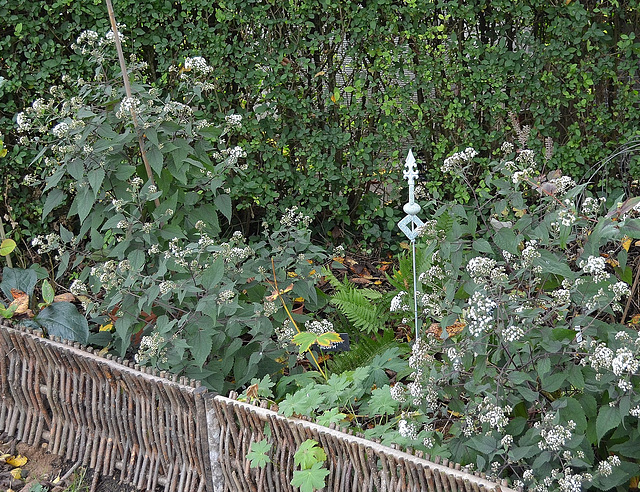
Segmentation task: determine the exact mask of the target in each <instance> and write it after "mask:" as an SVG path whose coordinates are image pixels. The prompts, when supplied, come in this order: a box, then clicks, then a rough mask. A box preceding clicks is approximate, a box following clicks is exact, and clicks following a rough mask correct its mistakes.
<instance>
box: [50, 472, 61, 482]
mask: <svg viewBox="0 0 640 492" xmlns="http://www.w3.org/2000/svg"><path fill="white" fill-rule="evenodd" d="M59 481H60V474H59V473H58V476H57V477H56V478H54V479H53V480H51V483H58V482H59Z"/></svg>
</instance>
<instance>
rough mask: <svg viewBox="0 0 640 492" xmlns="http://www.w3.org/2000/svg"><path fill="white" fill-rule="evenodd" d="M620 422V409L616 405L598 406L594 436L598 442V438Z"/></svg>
mask: <svg viewBox="0 0 640 492" xmlns="http://www.w3.org/2000/svg"><path fill="white" fill-rule="evenodd" d="M620 422H621V420H620V410H619V409H618V407H610V406H609V405H605V406H603V407H600V410H599V411H598V418H597V419H596V436H597V438H598V443H600V440H601V439H602V438H603V437H604V435H605V434H606V433H607V432H608V431H610V430H611V429H614V428H615V427H618V425H620Z"/></svg>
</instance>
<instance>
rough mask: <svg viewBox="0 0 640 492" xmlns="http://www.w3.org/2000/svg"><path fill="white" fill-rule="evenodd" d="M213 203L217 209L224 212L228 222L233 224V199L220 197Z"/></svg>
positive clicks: (226, 196) (224, 196)
mask: <svg viewBox="0 0 640 492" xmlns="http://www.w3.org/2000/svg"><path fill="white" fill-rule="evenodd" d="M213 202H214V203H215V204H216V207H218V210H220V212H222V215H224V216H225V217H226V218H227V220H228V221H229V222H231V213H232V208H231V197H230V196H229V195H218V196H217V197H215V199H214V200H213Z"/></svg>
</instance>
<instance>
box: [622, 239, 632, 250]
mask: <svg viewBox="0 0 640 492" xmlns="http://www.w3.org/2000/svg"><path fill="white" fill-rule="evenodd" d="M622 247H623V248H624V249H625V251H629V248H630V247H631V238H630V237H627V236H625V237H624V238H623V239H622Z"/></svg>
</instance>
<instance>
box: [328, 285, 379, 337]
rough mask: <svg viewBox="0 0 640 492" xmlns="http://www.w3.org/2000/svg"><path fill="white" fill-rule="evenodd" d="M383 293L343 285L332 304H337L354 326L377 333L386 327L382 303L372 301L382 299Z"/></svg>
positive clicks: (334, 296) (333, 297)
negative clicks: (377, 303)
mask: <svg viewBox="0 0 640 492" xmlns="http://www.w3.org/2000/svg"><path fill="white" fill-rule="evenodd" d="M381 297H382V294H380V293H379V292H376V291H375V290H373V289H356V288H355V287H347V286H344V285H343V286H342V287H341V288H340V289H339V290H337V291H336V292H335V293H334V294H333V296H332V298H331V301H330V302H331V304H333V305H334V306H336V307H337V308H338V309H339V310H340V312H342V314H344V315H345V316H346V318H347V319H348V320H349V321H350V322H351V323H353V325H354V327H356V328H358V329H360V330H362V331H365V332H367V333H375V332H377V331H378V330H381V329H383V328H384V318H385V317H384V316H382V309H381V307H380V305H375V304H373V303H372V301H374V300H376V299H380V298H381Z"/></svg>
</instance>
